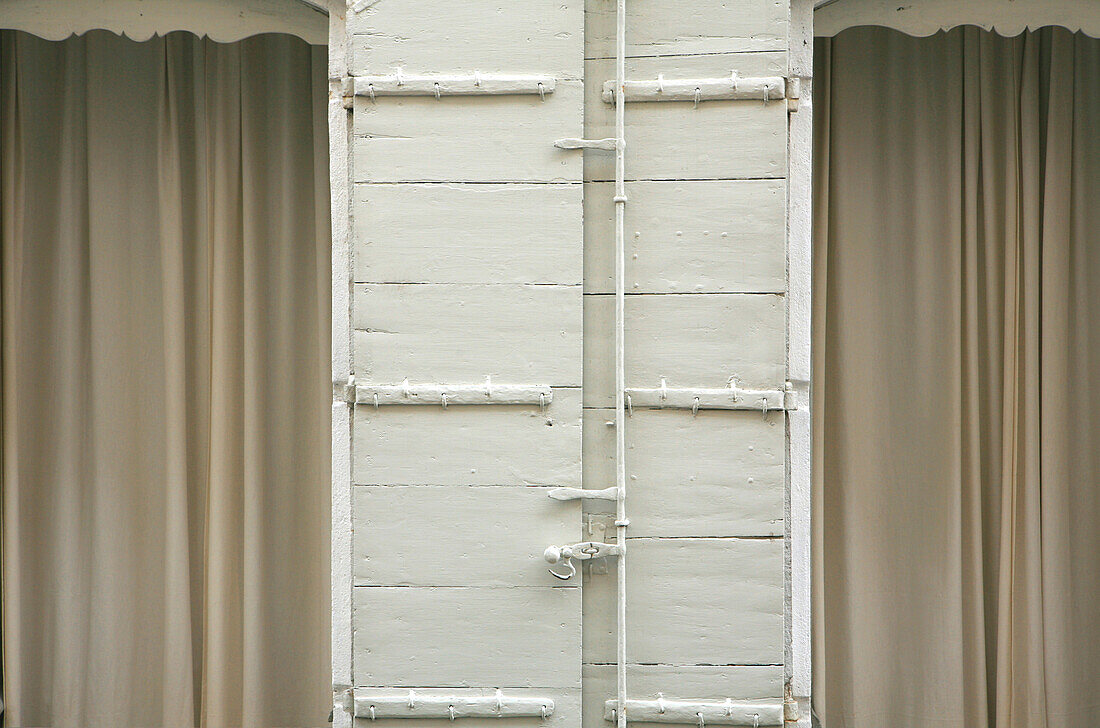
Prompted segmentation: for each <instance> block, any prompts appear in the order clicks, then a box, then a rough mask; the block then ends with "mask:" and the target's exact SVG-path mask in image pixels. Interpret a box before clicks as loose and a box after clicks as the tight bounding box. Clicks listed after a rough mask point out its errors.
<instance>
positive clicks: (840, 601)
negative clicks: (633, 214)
mask: <svg viewBox="0 0 1100 728" xmlns="http://www.w3.org/2000/svg"><path fill="white" fill-rule="evenodd" d="M815 51H816V58H815V76H816V78H815V98H814V109H815V127H816V128H815V155H816V158H815V182H814V185H815V195H816V199H815V229H814V234H815V256H816V260H815V273H814V275H815V281H814V285H815V296H816V301H815V304H816V310H815V320H814V326H815V331H814V343H815V346H816V358H815V367H816V370H815V380H814V388H815V393H814V397H815V407H816V413H815V423H814V424H815V427H816V440H815V444H816V455H815V478H816V486H817V487H816V489H815V490H816V495H815V498H816V500H815V516H816V518H815V522H816V532H815V546H816V548H815V551H816V553H815V573H816V578H815V585H814V594H815V604H816V606H817V610H816V617H815V619H816V623H815V628H816V637H815V643H814V644H815V654H814V665H815V685H814V693H815V709H816V711H817V712H818V713H819V715H821V716H822V717H823V718H825V721H826V725H827V726H828V728H865V727H868V726H884V725H889V726H898V727H904V726H943V727H949V726H950V727H955V726H958V727H959V728H963V727H965V728H985V727H986V726H989V727H991V728H1069V727H1070V726H1080V725H1085V724H1088V723H1089V722H1090V721H1091V719H1092V716H1094V715H1095V714H1096V711H1097V710H1100V681H1097V679H1096V675H1097V674H1100V650H1097V649H1096V645H1098V644H1100V487H1098V485H1100V447H1098V446H1097V445H1098V443H1100V414H1097V412H1098V411H1100V384H1093V383H1092V380H1093V377H1092V374H1093V372H1094V371H1095V369H1094V364H1100V333H1094V332H1100V286H1098V285H1097V284H1095V283H1093V281H1095V280H1097V274H1100V269H1098V266H1100V236H1098V234H1097V232H1096V231H1097V230H1100V227H1098V223H1100V219H1098V218H1100V210H1098V207H1100V135H1098V134H1097V133H1096V129H1100V40H1096V39H1092V38H1089V37H1086V36H1084V35H1081V34H1073V33H1070V32H1069V31H1066V30H1064V29H1053V28H1048V29H1042V30H1040V31H1034V32H1028V33H1025V34H1023V35H1021V36H1017V37H1013V38H1005V37H1001V36H998V35H995V34H992V33H988V32H984V31H980V30H977V29H975V28H958V29H955V30H952V31H948V32H945V33H940V34H937V35H935V36H932V37H929V38H912V37H909V36H905V35H902V34H900V33H898V32H896V31H891V30H886V29H881V28H857V29H851V30H848V31H845V32H844V33H842V34H840V35H838V36H837V37H836V38H834V39H819V41H818V46H817V47H816V49H815Z"/></svg>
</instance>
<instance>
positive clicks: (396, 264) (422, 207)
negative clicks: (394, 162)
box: [353, 184, 582, 285]
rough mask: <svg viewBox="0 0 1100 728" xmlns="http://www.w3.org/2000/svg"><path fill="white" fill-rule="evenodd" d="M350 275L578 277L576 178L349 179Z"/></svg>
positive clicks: (402, 279)
mask: <svg viewBox="0 0 1100 728" xmlns="http://www.w3.org/2000/svg"><path fill="white" fill-rule="evenodd" d="M354 194H355V197H354V203H353V211H354V214H355V221H356V225H355V237H356V240H355V246H354V250H353V254H354V261H355V280H356V281H360V282H368V283H494V284H501V283H560V284H567V285H576V284H579V283H580V282H581V255H579V254H578V252H579V250H578V249H579V246H580V243H579V241H580V240H581V237H582V232H581V227H582V219H581V215H582V203H581V196H582V192H581V186H580V185H579V184H560V185H557V184H555V185H544V184H500V185H497V184H382V185H378V184H360V185H355V193H354Z"/></svg>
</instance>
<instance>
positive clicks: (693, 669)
mask: <svg viewBox="0 0 1100 728" xmlns="http://www.w3.org/2000/svg"><path fill="white" fill-rule="evenodd" d="M582 675H583V686H584V687H583V702H584V706H583V709H582V711H583V719H582V722H581V725H582V728H610V726H611V725H612V724H611V723H609V722H607V721H605V720H604V702H605V701H607V700H614V699H615V666H614V665H585V666H584V668H583V670H582ZM626 675H627V688H628V690H629V691H630V695H631V696H635V695H638V696H643V697H644V698H648V699H655V698H656V697H657V693H664V696H665V697H666V698H668V699H669V700H676V699H687V700H693V699H694V700H704V699H708V700H711V699H719V700H723V699H725V698H727V697H728V698H733V699H738V698H740V699H745V700H754V699H767V698H773V699H774V698H777V697H781V696H782V695H783V666H782V665H735V666H732V667H729V666H721V667H718V666H711V665H629V666H628V667H627V673H626ZM632 725H633V724H632ZM639 725H655V724H646V723H641V724H639Z"/></svg>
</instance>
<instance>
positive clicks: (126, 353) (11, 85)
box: [0, 31, 331, 728]
mask: <svg viewBox="0 0 1100 728" xmlns="http://www.w3.org/2000/svg"><path fill="white" fill-rule="evenodd" d="M325 87H326V84H325V52H324V49H323V48H318V47H311V46H309V45H307V44H305V43H304V42H302V41H300V40H298V39H295V38H291V37H289V36H274V35H272V36H258V37H254V38H251V39H246V40H244V41H241V42H239V43H234V44H230V45H219V44H216V43H213V42H210V41H204V40H200V39H198V38H196V37H195V36H192V35H188V34H183V33H173V34H170V35H168V36H166V37H163V38H153V39H151V40H149V41H147V42H143V43H137V42H134V41H130V40H127V39H125V38H121V37H119V36H115V35H112V34H109V33H106V32H90V33H88V34H86V35H84V36H81V37H74V38H70V39H68V40H65V41H61V42H49V41H44V40H41V39H38V38H35V37H32V36H29V35H25V34H21V33H15V32H10V31H6V32H3V33H0V104H2V106H0V130H2V137H0V196H2V197H0V199H2V206H0V253H2V258H0V271H2V296H0V311H2V322H3V323H2V371H3V382H2V385H3V386H2V395H3V420H2V421H3V433H2V439H3V645H4V664H3V668H4V699H5V701H6V703H7V712H6V716H5V725H6V726H7V727H8V728H12V726H51V727H61V726H72V727H73V728H77V727H79V728H107V727H109V728H129V727H131V726H173V727H176V726H183V725H196V726H198V725H201V726H209V727H210V728H225V727H228V726H260V727H264V728H266V727H268V726H296V727H297V726H324V725H327V723H326V720H327V717H328V712H329V709H330V700H331V698H330V695H329V685H328V678H329V670H330V667H329V657H328V622H329V613H330V612H329V604H328V594H329V585H328V582H329V577H328V533H329V519H328V512H329V511H328V480H329V476H328V468H329V447H328V443H329V434H328V433H329V418H328V402H329V399H330V397H331V394H330V388H329V384H328V383H327V382H328V370H329V367H328V358H329V354H328V349H329V344H328V336H329V311H328V306H329V293H328V291H329V282H328V278H329V264H328V249H329V243H328V174H327V132H326V127H325V101H324V99H325V95H326V90H325Z"/></svg>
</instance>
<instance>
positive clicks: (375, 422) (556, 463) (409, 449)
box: [352, 389, 581, 553]
mask: <svg viewBox="0 0 1100 728" xmlns="http://www.w3.org/2000/svg"><path fill="white" fill-rule="evenodd" d="M580 400H581V395H580V392H579V391H578V390H576V389H561V390H557V391H555V392H554V401H553V403H552V404H550V406H549V407H547V408H546V412H540V411H539V410H538V409H533V410H532V409H529V408H517V407H494V406H491V405H488V406H485V407H476V406H470V407H453V408H451V407H449V408H447V409H445V410H444V409H443V408H441V407H385V408H380V409H378V410H375V409H374V407H369V406H363V405H361V406H359V407H356V408H355V427H354V431H353V445H352V450H353V453H352V477H353V478H354V482H355V483H356V484H358V485H468V486H477V485H547V486H565V487H579V486H580V484H581V401H580ZM559 505H560V504H559ZM562 507H563V508H566V507H565V506H562ZM488 517H489V515H488V514H486V518H488ZM470 527H471V528H478V526H477V525H476V524H473V525H471V526H470ZM578 528H579V526H578ZM546 545H547V544H543V546H542V548H545V547H546ZM540 553H541V549H540Z"/></svg>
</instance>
